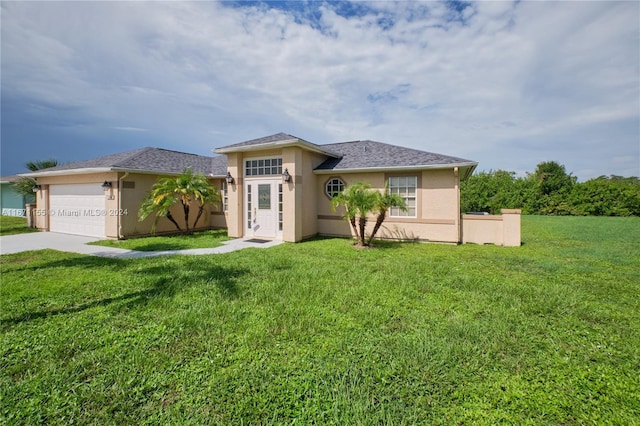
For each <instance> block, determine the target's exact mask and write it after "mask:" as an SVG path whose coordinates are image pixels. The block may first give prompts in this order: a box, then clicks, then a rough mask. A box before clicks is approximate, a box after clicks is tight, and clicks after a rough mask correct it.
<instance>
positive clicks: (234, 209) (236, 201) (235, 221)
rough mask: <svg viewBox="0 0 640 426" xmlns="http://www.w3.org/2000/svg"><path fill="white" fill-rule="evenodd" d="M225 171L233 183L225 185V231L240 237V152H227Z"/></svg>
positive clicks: (241, 233) (241, 180) (241, 198)
mask: <svg viewBox="0 0 640 426" xmlns="http://www.w3.org/2000/svg"><path fill="white" fill-rule="evenodd" d="M227 171H228V172H229V173H231V176H232V177H233V179H234V182H233V184H231V185H228V186H227V193H228V203H229V204H228V206H229V207H228V208H229V211H228V212H226V218H227V232H228V234H229V237H231V238H241V237H242V236H243V234H244V233H243V227H242V225H243V217H244V207H243V200H244V198H243V195H242V194H243V191H244V189H243V187H242V185H243V182H244V181H243V179H242V176H243V175H242V171H243V169H242V154H241V153H230V154H227Z"/></svg>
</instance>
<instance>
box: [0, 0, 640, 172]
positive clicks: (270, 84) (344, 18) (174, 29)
mask: <svg viewBox="0 0 640 426" xmlns="http://www.w3.org/2000/svg"><path fill="white" fill-rule="evenodd" d="M1 8H2V11H1V12H2V16H1V17H2V25H1V31H2V34H1V36H2V38H1V43H2V45H1V50H2V65H1V66H2V70H1V71H2V74H1V84H2V87H1V89H2V92H1V94H2V105H1V107H2V108H1V113H2V116H1V120H2V121H1V127H2V134H1V136H2V146H1V154H2V155H1V157H2V159H1V167H2V170H1V174H2V175H9V174H14V173H18V172H21V171H23V168H22V167H23V164H24V163H25V162H27V161H29V160H41V159H45V158H50V157H54V158H56V159H58V160H59V161H62V162H69V161H76V160H83V159H89V158H94V157H98V156H101V155H107V154H112V153H116V152H122V151H126V150H130V149H136V148H140V147H143V146H155V147H162V148H167V149H175V150H179V151H185V152H192V153H197V154H204V155H211V150H212V149H213V148H216V147H219V146H224V145H227V144H232V143H236V142H241V141H244V140H247V139H252V138H256V137H261V136H266V135H269V134H273V133H277V132H286V133H290V134H293V135H296V136H298V137H301V138H303V139H306V140H308V141H310V142H314V143H319V144H323V143H333V142H341V141H348V140H358V139H372V140H377V141H381V142H387V143H392V144H396V145H401V146H407V147H412V148H416V149H421V150H425V151H432V152H438V153H442V154H448V155H455V156H459V157H463V158H466V159H470V160H475V161H479V163H480V165H479V169H480V170H490V169H493V170H496V169H504V170H511V171H516V172H518V173H524V172H527V171H533V170H534V169H535V166H536V164H538V163H540V162H542V161H558V162H560V163H562V164H564V165H565V166H566V168H567V170H568V171H570V172H572V173H573V174H574V175H576V176H578V178H579V179H580V180H586V179H589V178H592V177H596V176H599V175H609V174H616V175H623V176H632V175H633V176H638V175H640V3H638V2H636V1H628V2H615V1H602V2H599V1H588V2H577V1H575V2H574V1H563V2H533V1H517V2H500V1H491V2H489V1H486V2H435V1H429V2H409V1H398V2H363V1H361V2H347V1H343V2H310V1H298V2H254V1H251V2H249V1H235V2H214V1H204V2H193V3H186V2H153V3H151V2H71V1H69V2H5V1H3V2H2V3H1Z"/></svg>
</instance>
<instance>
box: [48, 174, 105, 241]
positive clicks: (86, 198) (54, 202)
mask: <svg viewBox="0 0 640 426" xmlns="http://www.w3.org/2000/svg"><path fill="white" fill-rule="evenodd" d="M104 208H105V196H104V191H103V190H102V188H101V187H100V184H99V183H83V184H73V185H51V186H49V215H50V216H49V230H50V231H51V232H63V233H65V234H76V235H87V236H90V237H104V236H105V230H104V227H105V216H104V211H105V210H104Z"/></svg>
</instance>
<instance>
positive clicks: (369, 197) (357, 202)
mask: <svg viewBox="0 0 640 426" xmlns="http://www.w3.org/2000/svg"><path fill="white" fill-rule="evenodd" d="M338 206H344V208H345V213H344V218H345V219H347V221H348V222H349V223H350V224H351V228H352V229H353V232H354V233H355V235H356V239H357V240H358V246H359V247H368V246H370V245H371V241H373V238H374V237H375V236H376V234H377V233H378V231H379V230H380V227H381V226H382V222H384V220H385V218H386V217H387V211H388V210H389V209H390V208H391V207H398V208H400V209H401V210H402V211H406V210H407V204H406V203H405V201H404V199H403V198H402V197H400V196H399V195H397V194H390V193H389V188H388V186H387V187H386V188H385V191H384V193H380V191H377V190H373V189H371V184H369V183H368V182H357V183H354V184H353V185H349V186H347V187H346V188H345V189H344V190H343V191H342V192H341V193H339V194H338V195H336V196H335V197H333V198H332V199H331V209H332V210H333V211H336V208H337V207H338ZM372 212H376V213H377V216H376V224H375V225H374V227H373V230H372V232H371V235H369V238H366V237H365V228H366V227H367V221H368V218H367V216H368V215H369V214H370V213H372Z"/></svg>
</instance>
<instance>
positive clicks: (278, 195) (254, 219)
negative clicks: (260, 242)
mask: <svg viewBox="0 0 640 426" xmlns="http://www.w3.org/2000/svg"><path fill="white" fill-rule="evenodd" d="M245 182H246V183H245V194H246V196H245V236H247V237H263V238H280V237H282V180H281V179H252V180H246V181H245Z"/></svg>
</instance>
